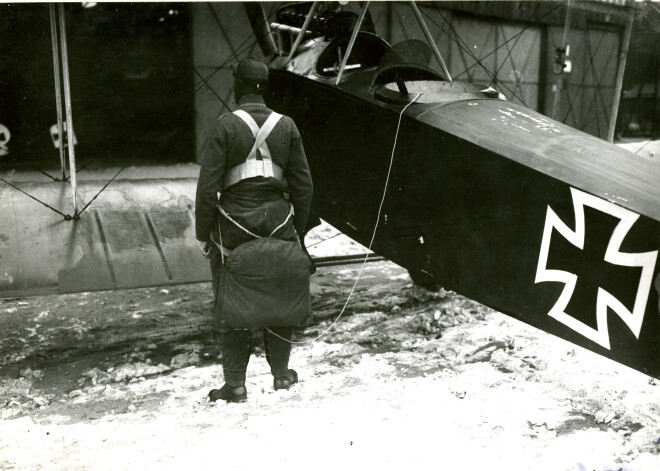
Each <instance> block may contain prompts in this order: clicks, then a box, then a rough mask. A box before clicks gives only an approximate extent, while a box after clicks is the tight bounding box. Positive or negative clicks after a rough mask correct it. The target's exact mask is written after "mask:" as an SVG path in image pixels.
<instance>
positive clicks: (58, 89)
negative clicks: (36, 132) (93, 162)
mask: <svg viewBox="0 0 660 471" xmlns="http://www.w3.org/2000/svg"><path fill="white" fill-rule="evenodd" d="M48 9H49V11H50V37H51V42H52V45H53V72H54V73H55V107H56V108H57V135H58V136H60V146H59V149H58V150H59V151H60V165H61V166H62V181H65V179H66V163H65V161H64V146H63V145H62V136H63V135H64V129H63V128H64V125H63V124H62V84H61V83H60V56H59V47H60V46H59V42H58V40H57V20H56V19H55V5H54V4H53V3H49V4H48Z"/></svg>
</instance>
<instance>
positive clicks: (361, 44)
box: [315, 31, 390, 78]
mask: <svg viewBox="0 0 660 471" xmlns="http://www.w3.org/2000/svg"><path fill="white" fill-rule="evenodd" d="M350 38H351V35H350V34H344V35H341V36H338V37H336V38H335V39H333V40H332V41H331V42H330V43H329V44H328V45H327V46H326V48H325V49H324V51H323V52H322V53H321V55H320V56H319V59H318V61H317V62H316V67H315V72H316V74H317V75H319V76H320V77H326V78H332V77H336V76H337V74H338V73H339V68H340V67H341V63H342V61H343V60H344V54H345V53H346V49H348V43H349V41H350ZM389 49H390V45H389V44H388V43H387V42H386V41H385V40H383V39H382V38H380V37H378V36H376V35H375V34H372V33H367V32H364V31H360V32H359V33H358V35H357V37H356V39H355V44H354V45H353V49H352V50H351V54H350V56H349V58H348V61H347V63H346V67H345V69H344V73H348V72H350V71H354V70H358V69H365V68H368V67H376V66H377V65H378V64H379V63H380V61H381V59H382V57H383V56H384V55H385V53H386V52H387V51H388V50H389Z"/></svg>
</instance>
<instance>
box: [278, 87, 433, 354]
mask: <svg viewBox="0 0 660 471" xmlns="http://www.w3.org/2000/svg"><path fill="white" fill-rule="evenodd" d="M420 96H422V94H421V93H418V94H417V95H416V96H415V98H413V99H412V101H411V102H410V103H408V104H407V105H406V106H404V107H403V109H402V110H401V112H400V113H399V121H398V123H397V125H396V133H395V134H394V144H393V146H392V155H391V157H390V165H389V167H388V169H387V178H385V187H384V188H383V196H382V198H381V200H380V205H379V206H378V214H377V215H376V224H375V225H374V231H373V234H372V235H371V240H370V241H369V247H368V248H367V249H368V250H369V251H371V246H372V245H373V243H374V240H375V239H376V232H377V231H378V223H379V222H380V215H381V213H382V211H383V205H384V204H385V196H386V195H387V187H388V185H389V183H390V175H391V173H392V166H393V164H394V152H395V151H396V144H397V141H398V139H399V129H400V128H401V118H402V117H403V113H405V111H406V110H407V109H408V107H409V106H410V105H412V104H413V103H415V102H416V101H417V100H418V99H419V97H420ZM368 259H369V253H367V254H366V255H365V257H364V261H363V262H362V266H361V267H360V271H359V272H358V276H357V278H356V279H355V283H353V287H352V288H351V291H350V292H349V293H348V297H347V298H346V302H345V303H344V306H343V307H342V308H341V311H340V312H339V315H338V316H337V318H336V319H335V320H334V321H332V323H331V324H330V325H329V326H328V328H327V329H325V330H324V331H323V332H321V333H320V334H319V335H317V336H316V337H314V338H313V339H309V340H303V341H299V342H295V341H293V340H289V339H285V338H284V337H282V336H281V335H278V334H276V333H275V332H273V331H272V330H270V329H269V328H268V327H266V330H267V331H268V332H270V333H271V334H272V335H274V336H275V337H278V338H280V339H281V340H284V341H285V342H289V343H290V344H292V345H294V344H295V345H304V344H308V343H311V342H314V341H316V340H318V339H320V338H321V337H323V336H324V335H325V334H326V333H328V331H329V330H330V329H332V328H333V327H334V326H335V324H336V323H337V322H338V321H339V319H340V318H341V316H342V315H343V314H344V311H345V310H346V306H348V302H349V301H350V300H351V297H352V296H353V293H354V292H355V287H356V286H357V284H358V282H359V281H360V278H361V277H362V271H363V270H364V266H365V265H366V264H367V260H368Z"/></svg>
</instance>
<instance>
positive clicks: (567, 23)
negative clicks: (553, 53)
mask: <svg viewBox="0 0 660 471" xmlns="http://www.w3.org/2000/svg"><path fill="white" fill-rule="evenodd" d="M572 12H573V10H572V9H571V0H568V3H567V4H566V17H565V18H564V32H563V33H562V37H561V46H559V47H560V48H561V49H563V51H564V54H565V53H566V48H567V47H568V33H569V31H570V29H571V14H572ZM564 62H565V61H564ZM563 86H564V71H563V69H562V71H561V72H560V73H559V78H558V79H557V89H556V90H555V97H554V101H553V102H552V114H551V115H550V116H551V117H552V118H553V119H558V116H557V115H558V114H559V100H560V98H561V90H562V88H563Z"/></svg>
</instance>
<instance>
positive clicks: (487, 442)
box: [0, 225, 660, 471]
mask: <svg viewBox="0 0 660 471" xmlns="http://www.w3.org/2000/svg"><path fill="white" fill-rule="evenodd" d="M334 234H335V232H334V230H333V229H332V228H330V227H329V226H327V225H324V226H322V227H320V228H318V229H317V230H316V232H315V233H314V234H312V235H311V237H309V238H308V239H307V242H308V244H311V243H313V241H314V240H316V241H320V240H323V239H326V238H327V237H331V236H333V235H334ZM314 238H316V239H314ZM313 249H314V250H313V252H312V253H313V254H315V255H320V256H323V255H335V254H338V253H346V251H349V252H352V253H363V251H364V250H365V249H364V247H361V246H359V245H358V244H355V243H354V242H352V241H350V239H348V238H346V237H345V236H337V237H333V238H332V239H329V240H327V241H326V242H322V243H319V244H318V245H317V246H315V248H313ZM359 269H360V265H351V266H344V267H332V268H321V269H319V272H318V273H317V274H316V275H314V277H313V297H314V306H315V314H316V316H315V318H316V320H315V321H314V322H311V323H309V324H308V325H307V326H306V327H305V328H304V329H303V330H301V331H300V332H299V334H298V337H297V340H298V341H301V342H306V343H302V344H300V345H297V346H295V347H294V352H293V355H292V362H291V366H292V367H294V368H296V369H297V370H298V372H299V374H300V377H301V382H300V383H299V384H297V385H295V386H294V387H293V388H292V389H291V390H290V391H278V392H274V391H273V390H272V377H271V376H270V374H269V371H268V365H267V363H266V360H265V357H264V355H263V350H262V349H261V348H259V347H257V348H256V349H255V352H254V355H253V356H252V358H251V361H250V365H249V369H248V382H247V387H248V402H247V403H245V404H231V405H227V404H225V403H223V402H219V403H214V404H213V403H209V402H208V401H207V399H206V395H207V393H208V391H209V389H211V388H213V387H218V386H219V385H220V384H222V368H221V365H220V363H219V361H218V359H217V354H218V350H217V348H215V349H214V343H213V336H212V335H211V334H209V331H208V330H205V324H204V321H203V319H204V317H203V316H204V315H203V311H205V310H207V309H208V306H209V305H210V302H209V297H210V294H209V291H210V287H209V286H208V285H207V284H204V285H189V286H182V287H175V288H168V289H146V290H132V291H130V292H118V293H87V294H84V295H76V296H73V295H72V296H60V297H57V296H52V297H42V298H33V299H16V300H8V301H7V300H6V301H0V322H3V323H2V325H3V327H4V334H3V335H2V336H0V355H1V356H0V366H2V368H1V369H0V373H1V376H0V404H2V408H3V409H2V418H3V420H1V421H0V466H2V469H15V470H28V469H30V470H41V469H43V470H46V469H56V470H78V469H84V470H124V469H125V470H129V469H130V470H134V469H153V470H169V469H172V470H174V469H177V470H180V469H196V470H197V469H199V470H206V469H209V470H210V469H213V470H216V469H246V470H255V469H263V468H266V469H275V470H279V469H301V470H302V469H305V470H306V469H315V470H316V469H321V470H325V469H333V470H336V469H351V470H352V469H378V470H381V469H385V470H389V469H392V470H394V469H396V470H404V469H442V470H489V471H494V470H507V471H509V470H513V471H516V470H534V471H542V470H548V471H562V470H575V471H578V470H580V471H581V470H589V471H591V470H597V471H604V470H612V471H614V470H620V469H621V470H634V471H657V470H660V385H658V382H657V381H655V380H652V379H651V378H649V377H647V376H645V375H643V374H641V373H638V372H636V371H633V370H631V369H629V368H626V367H624V366H621V365H618V364H616V363H614V362H611V361H609V360H606V359H604V358H601V357H599V356H597V355H595V354H593V353H591V352H588V351H586V350H584V349H581V348H579V347H575V346H573V345H572V344H570V343H567V342H565V341H563V340H560V339H557V338H554V337H552V336H550V335H547V334H545V333H543V332H541V331H538V330H536V329H533V328H531V327H528V326H526V325H525V324H522V323H520V322H518V321H515V320H513V319H510V318H508V317H506V316H504V315H502V314H499V313H496V312H493V311H491V310H489V309H488V308H485V307H484V306H481V305H479V304H477V303H474V302H472V301H470V300H467V299H465V298H462V297H461V296H458V295H456V294H455V293H451V292H445V291H442V290H441V291H440V292H438V293H430V292H427V291H425V290H423V289H421V288H418V287H416V286H414V285H412V283H411V282H410V279H409V278H408V275H407V273H406V271H405V270H403V269H401V268H400V267H398V266H396V265H394V264H391V263H389V262H379V263H372V264H368V265H367V266H366V267H365V270H364V273H363V278H362V280H361V281H360V283H359V284H358V289H357V290H356V294H355V299H354V301H352V302H351V303H349V306H352V309H347V311H348V312H347V313H346V315H345V316H343V317H342V318H341V319H340V320H339V322H338V323H337V324H336V325H335V326H334V327H332V328H331V329H330V330H329V331H328V333H327V334H326V335H324V336H323V337H322V338H321V339H319V340H316V341H310V340H311V339H313V338H314V337H316V336H317V335H318V334H319V333H322V332H324V331H325V330H326V329H327V328H328V327H329V325H330V323H331V321H332V317H333V316H334V315H336V312H337V310H338V308H337V306H339V307H341V305H342V304H343V301H344V300H345V296H347V295H348V291H349V289H350V286H352V283H353V281H354V280H355V277H356V276H357V274H358V272H359ZM186 326H192V327H191V332H187V331H185V328H186ZM113 339H114V340H113Z"/></svg>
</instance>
